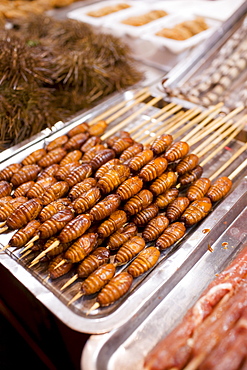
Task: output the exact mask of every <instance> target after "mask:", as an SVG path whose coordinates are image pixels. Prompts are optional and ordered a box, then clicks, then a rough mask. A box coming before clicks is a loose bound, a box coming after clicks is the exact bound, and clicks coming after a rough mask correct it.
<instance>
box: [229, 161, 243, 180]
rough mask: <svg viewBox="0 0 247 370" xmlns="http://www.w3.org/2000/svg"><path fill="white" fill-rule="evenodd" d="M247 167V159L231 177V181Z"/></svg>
mask: <svg viewBox="0 0 247 370" xmlns="http://www.w3.org/2000/svg"><path fill="white" fill-rule="evenodd" d="M245 167H247V158H246V159H245V160H244V161H243V162H242V163H241V164H240V166H238V167H237V168H236V169H235V170H234V171H233V172H232V173H231V174H230V175H229V176H228V178H229V179H230V180H233V179H234V177H236V176H237V175H238V174H239V173H240V172H241V171H242V170H243V169H244V168H245Z"/></svg>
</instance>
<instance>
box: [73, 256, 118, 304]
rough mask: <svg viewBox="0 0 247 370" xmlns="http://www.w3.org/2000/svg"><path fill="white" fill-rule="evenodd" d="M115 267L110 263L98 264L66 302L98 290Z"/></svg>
mask: <svg viewBox="0 0 247 370" xmlns="http://www.w3.org/2000/svg"><path fill="white" fill-rule="evenodd" d="M115 271H116V268H115V266H114V265H113V264H112V263H108V264H106V265H103V266H100V267H99V268H98V269H97V270H95V271H94V272H92V274H91V275H89V276H88V277H87V278H86V280H85V281H83V283H82V284H81V290H80V292H78V293H77V294H76V295H75V296H74V297H73V298H72V299H71V300H70V301H69V303H68V305H70V304H71V303H73V302H75V301H76V300H77V299H79V298H81V297H82V296H83V295H91V294H95V293H97V292H99V291H100V290H101V289H102V288H103V287H104V286H105V285H106V284H107V283H108V282H109V281H110V280H111V279H112V278H113V276H114V275H115Z"/></svg>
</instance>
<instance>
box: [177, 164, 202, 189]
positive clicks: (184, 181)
mask: <svg viewBox="0 0 247 370" xmlns="http://www.w3.org/2000/svg"><path fill="white" fill-rule="evenodd" d="M202 173H203V168H202V167H201V166H199V165H198V166H196V167H195V168H194V169H193V170H192V171H190V172H187V173H185V174H184V175H182V176H179V178H178V183H179V184H181V185H182V186H187V185H190V184H192V183H193V182H195V181H196V180H198V179H199V178H200V177H201V176H202Z"/></svg>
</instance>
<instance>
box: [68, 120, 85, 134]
mask: <svg viewBox="0 0 247 370" xmlns="http://www.w3.org/2000/svg"><path fill="white" fill-rule="evenodd" d="M88 128H89V125H88V123H87V122H83V123H80V124H79V125H77V126H75V127H74V128H72V129H71V130H69V132H68V133H67V135H68V136H69V137H72V136H75V135H77V134H81V133H83V132H86V131H88Z"/></svg>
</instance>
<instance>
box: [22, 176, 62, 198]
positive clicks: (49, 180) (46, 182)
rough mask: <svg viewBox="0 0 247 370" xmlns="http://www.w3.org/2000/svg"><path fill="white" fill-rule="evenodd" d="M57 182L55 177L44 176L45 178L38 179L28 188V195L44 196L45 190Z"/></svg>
mask: <svg viewBox="0 0 247 370" xmlns="http://www.w3.org/2000/svg"><path fill="white" fill-rule="evenodd" d="M56 182H57V180H56V179H55V177H52V176H50V177H44V178H43V179H40V180H39V179H38V180H37V181H36V183H35V184H34V185H33V186H32V187H31V188H30V190H28V192H27V197H28V198H38V197H42V196H43V195H44V193H45V191H46V190H47V189H48V188H49V187H50V186H51V185H54V184H55V183H56Z"/></svg>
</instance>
